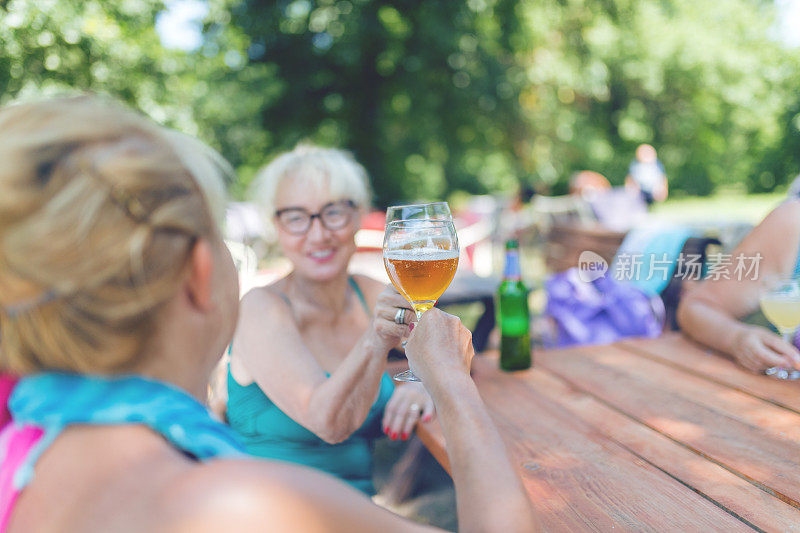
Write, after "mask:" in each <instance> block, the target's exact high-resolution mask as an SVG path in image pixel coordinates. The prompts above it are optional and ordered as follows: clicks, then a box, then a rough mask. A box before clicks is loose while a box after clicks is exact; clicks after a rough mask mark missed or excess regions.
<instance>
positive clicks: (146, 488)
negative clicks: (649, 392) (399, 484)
mask: <svg viewBox="0 0 800 533" xmlns="http://www.w3.org/2000/svg"><path fill="white" fill-rule="evenodd" d="M0 160H2V161H3V164H2V165H0V329H1V330H2V332H3V335H2V338H0V342H2V348H1V352H0V372H4V373H6V372H9V373H13V374H14V375H16V376H18V377H20V379H19V381H18V382H17V383H16V385H15V386H14V389H13V392H12V394H11V397H10V398H9V399H8V400H7V405H8V407H9V411H10V414H11V421H10V422H9V423H7V424H6V425H5V427H3V428H2V431H1V432H0V530H3V531H8V533H22V532H30V531H165V532H170V531H192V532H204V531H222V530H229V531H237V532H247V531H264V530H274V531H292V532H302V531H321V530H326V531H382V532H390V531H423V530H425V531H428V530H430V528H427V527H424V526H419V525H416V524H413V523H411V522H408V521H406V520H404V519H402V518H400V517H398V516H396V515H394V514H392V513H390V512H388V511H386V510H384V509H381V508H380V507H377V506H375V505H373V504H372V503H371V502H370V501H369V500H368V499H367V498H365V497H364V496H363V494H362V493H359V492H358V491H356V490H353V489H352V488H350V487H348V486H347V485H346V484H344V483H341V482H340V481H338V480H336V479H335V478H333V477H331V476H328V475H325V474H324V473H321V472H319V471H316V470H313V469H309V468H303V467H300V466H297V465H291V464H287V463H283V462H277V461H276V462H273V461H262V460H253V459H252V458H250V457H249V456H247V454H246V453H245V450H244V446H243V445H242V444H241V442H240V441H239V439H238V437H237V435H236V433H235V432H234V431H232V430H231V429H230V428H229V427H227V426H225V425H223V424H221V423H219V422H217V421H215V420H214V419H213V418H212V417H211V416H210V414H209V412H208V411H207V410H206V408H205V407H204V406H203V405H202V404H201V403H200V401H199V399H200V398H203V397H205V394H206V387H207V383H208V379H209V375H210V373H211V370H212V369H213V367H214V366H215V365H216V363H217V360H218V359H219V355H220V353H221V352H222V351H223V350H224V349H225V347H226V346H227V345H228V344H229V342H230V340H231V337H232V335H233V332H234V329H235V326H236V320H237V315H238V307H239V298H238V282H237V276H236V271H235V269H234V265H233V262H232V259H231V256H230V254H229V253H228V251H227V249H226V247H225V245H224V243H223V241H222V237H221V232H220V229H219V225H218V224H219V221H221V219H222V216H223V209H224V188H223V185H222V179H221V172H222V170H221V169H222V168H223V167H224V165H225V163H224V161H222V159H221V158H220V157H219V156H218V155H216V154H215V153H214V152H212V151H211V150H210V149H209V148H207V147H206V146H204V145H202V144H201V143H199V142H198V141H195V140H193V139H191V138H188V137H185V136H182V135H179V134H177V133H175V132H171V131H169V130H166V129H164V128H162V127H160V126H157V125H156V124H154V123H152V122H150V121H149V120H146V119H144V118H143V117H141V116H139V115H137V114H135V113H132V112H130V111H128V110H125V109H123V108H121V107H119V106H117V105H113V104H110V103H108V102H105V101H99V100H97V99H94V98H62V99H53V100H49V101H43V102H34V103H28V104H22V105H15V106H10V107H7V108H5V109H2V110H0ZM407 353H408V356H409V360H410V363H411V366H412V368H413V369H414V372H415V373H416V374H417V375H418V376H419V377H420V378H421V379H422V380H423V381H424V383H425V384H426V386H427V387H428V390H429V391H430V393H431V396H432V398H433V399H434V401H435V402H436V405H437V408H438V412H439V416H440V420H441V424H442V429H443V432H444V435H445V437H446V439H447V447H448V455H449V458H450V463H451V466H452V470H453V479H454V482H455V486H456V494H457V507H458V513H459V523H460V524H461V527H462V529H463V530H464V531H488V530H496V531H531V530H533V529H534V528H535V527H536V524H535V517H534V515H533V513H532V509H531V506H530V502H529V500H528V498H527V496H526V494H525V491H524V489H523V487H522V484H521V482H520V480H519V478H518V477H517V476H516V474H515V472H514V470H513V468H512V466H511V464H510V462H509V459H508V457H507V455H506V453H505V450H504V445H503V442H502V440H501V438H500V436H499V434H498V433H497V431H496V429H495V427H494V425H493V423H492V420H491V418H490V416H489V414H488V412H487V411H486V409H485V407H484V406H483V403H482V402H481V400H480V397H479V394H478V391H477V388H476V387H475V385H474V383H473V382H472V380H471V379H470V377H469V367H470V362H471V358H472V356H473V352H472V349H471V341H470V334H469V331H468V330H466V329H465V328H464V327H463V326H462V325H461V324H460V322H459V321H458V319H457V318H455V317H452V316H450V315H447V314H445V313H443V312H441V311H439V310H432V311H430V312H428V313H427V314H426V315H425V317H424V318H423V319H422V321H421V322H420V323H419V325H418V327H417V328H415V331H414V333H413V334H412V336H411V338H410V340H409V342H408V346H407ZM5 400H6V399H5V398H4V399H3V401H4V403H5ZM67 484H68V486H69V490H65V487H66V486H67Z"/></svg>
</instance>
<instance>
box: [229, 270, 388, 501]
mask: <svg viewBox="0 0 800 533" xmlns="http://www.w3.org/2000/svg"><path fill="white" fill-rule="evenodd" d="M349 281H350V286H351V287H352V288H353V290H354V291H355V293H356V295H357V296H358V298H359V300H360V302H361V305H362V306H363V307H364V310H365V311H366V312H367V313H368V314H369V313H370V311H369V306H368V305H367V302H366V300H365V299H364V295H363V294H362V293H361V290H360V289H359V287H358V285H357V284H356V282H355V280H353V279H352V278H349ZM393 391H394V384H393V383H392V380H391V378H390V377H389V376H388V375H387V374H384V375H383V376H382V377H381V382H380V388H379V389H378V396H377V399H376V400H375V403H374V404H372V407H371V408H370V410H369V414H367V418H366V420H365V421H364V423H363V424H362V425H361V427H360V428H358V429H357V430H356V431H355V432H354V433H353V434H352V435H351V436H350V437H349V438H348V439H347V440H345V441H343V442H340V443H338V444H328V443H327V442H325V441H324V440H322V439H320V438H319V437H317V436H316V435H315V434H314V433H312V432H311V431H309V430H308V429H306V428H304V427H303V426H301V425H300V424H298V423H297V422H295V421H294V420H293V419H292V418H290V417H289V416H288V415H287V414H286V413H284V412H283V411H281V410H280V409H279V408H278V406H277V405H275V403H274V402H273V401H272V400H270V399H269V397H268V396H267V395H265V394H264V392H263V391H262V390H261V389H260V388H259V387H258V385H257V384H256V383H251V384H249V385H247V386H244V387H243V386H242V385H239V383H237V382H236V380H235V379H233V376H232V375H231V372H230V368H229V369H228V411H227V413H228V423H229V424H230V425H231V427H232V428H233V429H235V430H236V431H237V432H238V433H239V434H240V435H241V437H242V440H243V441H244V445H245V447H246V449H247V451H248V452H249V453H250V454H252V455H256V456H259V457H264V458H268V459H277V460H281V461H288V462H291V463H299V464H302V465H306V466H310V467H312V468H316V469H319V470H322V471H324V472H327V473H329V474H332V475H334V476H336V477H338V478H339V479H341V480H343V481H345V482H347V483H349V484H350V485H352V486H353V487H355V488H357V489H358V490H360V491H362V492H364V493H366V494H368V495H373V494H375V487H374V486H373V484H372V448H373V444H374V442H375V440H376V439H377V438H379V437H381V436H383V432H382V428H381V421H382V418H383V410H384V408H385V407H386V403H387V402H388V401H389V398H390V397H391V395H392V392H393Z"/></svg>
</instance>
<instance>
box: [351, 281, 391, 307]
mask: <svg viewBox="0 0 800 533" xmlns="http://www.w3.org/2000/svg"><path fill="white" fill-rule="evenodd" d="M353 279H354V280H355V281H356V283H357V284H358V287H359V288H360V289H361V292H363V293H364V297H365V298H366V299H367V302H369V304H370V305H375V301H376V300H377V299H378V295H379V294H380V293H381V292H382V291H383V290H384V289H385V288H386V284H385V283H383V282H381V281H378V280H377V279H375V278H371V277H369V276H365V275H363V274H354V275H353Z"/></svg>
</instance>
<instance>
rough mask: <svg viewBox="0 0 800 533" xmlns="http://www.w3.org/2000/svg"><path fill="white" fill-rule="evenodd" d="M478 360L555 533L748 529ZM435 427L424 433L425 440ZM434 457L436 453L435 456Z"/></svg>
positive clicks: (519, 377) (520, 380)
mask: <svg viewBox="0 0 800 533" xmlns="http://www.w3.org/2000/svg"><path fill="white" fill-rule="evenodd" d="M537 372H540V371H538V370H536V369H533V370H530V371H527V372H522V373H515V374H505V373H501V372H500V371H498V370H497V369H496V362H494V361H492V360H488V359H482V358H476V361H475V363H474V377H475V381H476V383H478V387H479V390H480V391H481V395H482V396H483V398H484V401H485V402H486V404H487V407H488V408H489V411H490V412H491V414H492V416H493V418H494V420H495V423H496V424H497V426H498V429H499V430H500V432H501V434H502V435H503V437H504V439H505V441H506V443H507V445H508V447H509V452H510V454H511V456H512V460H513V461H514V463H515V464H516V465H518V467H519V468H520V471H521V472H522V473H523V482H524V484H525V486H526V488H527V490H528V492H529V494H530V497H531V501H532V502H533V504H534V506H535V507H536V509H537V510H538V512H539V514H540V516H541V517H542V521H543V524H544V525H545V527H546V528H548V529H550V530H562V531H563V530H602V531H606V530H610V529H612V528H619V529H620V530H626V531H647V530H653V531H663V530H675V531H687V530H704V531H705V530H708V531H743V530H749V529H750V528H749V527H747V525H746V524H745V523H743V522H742V521H740V520H738V519H737V518H735V517H734V516H733V515H731V514H729V513H728V512H726V511H725V510H723V509H721V508H720V507H719V506H717V505H715V504H714V503H712V502H710V501H709V500H707V499H705V498H704V497H702V496H701V495H699V494H698V493H697V492H695V491H694V490H692V489H691V488H688V487H686V486H685V485H684V484H682V483H680V482H678V481H676V480H675V479H673V478H672V477H670V476H668V475H666V474H665V473H664V472H662V471H661V470H659V469H657V468H655V467H654V466H652V465H651V464H649V463H647V462H646V461H644V460H642V459H640V458H639V457H637V456H635V455H634V454H632V453H631V452H630V451H628V450H626V449H625V448H624V447H622V446H621V445H619V444H617V443H615V442H613V441H611V440H609V439H607V438H606V437H605V436H603V435H602V434H601V433H600V432H598V431H597V430H596V429H594V428H593V427H591V426H590V425H589V424H587V423H586V422H584V421H582V420H580V419H579V418H577V417H575V416H574V415H573V414H572V413H570V412H569V411H567V410H565V409H564V408H563V407H561V406H560V405H559V404H558V401H556V400H554V399H551V398H548V397H546V396H544V395H542V394H540V393H539V392H537V390H536V388H535V387H534V386H533V385H532V384H531V382H530V381H529V380H528V379H527V378H525V375H527V374H536V373H537ZM432 429H433V428H432V427H430V426H427V425H426V426H422V427H420V428H419V430H418V431H419V433H420V436H421V437H422V438H423V441H424V442H426V444H427V445H429V446H430V445H431V443H433V445H436V444H437V443H438V444H439V445H441V443H442V442H441V439H436V438H426V437H425V433H426V432H430V433H432ZM434 451H435V450H434Z"/></svg>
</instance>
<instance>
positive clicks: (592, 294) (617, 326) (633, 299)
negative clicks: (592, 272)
mask: <svg viewBox="0 0 800 533" xmlns="http://www.w3.org/2000/svg"><path fill="white" fill-rule="evenodd" d="M545 289H546V290H547V307H546V308H545V314H546V315H547V316H548V317H549V318H550V319H551V320H552V321H553V322H554V325H555V330H556V331H555V338H554V339H549V342H548V341H547V340H546V341H545V343H546V344H548V345H550V347H565V346H573V345H585V344H609V343H612V342H615V341H617V340H619V339H624V338H626V337H658V336H659V335H660V334H661V331H662V329H663V325H664V316H665V313H664V303H663V302H662V301H661V298H660V297H658V296H654V297H652V298H650V297H648V296H647V295H645V294H644V293H643V292H642V291H641V290H639V289H638V288H636V287H635V286H633V285H631V284H627V283H624V282H620V281H616V280H614V279H612V278H611V277H609V276H608V275H605V276H603V277H600V278H598V279H595V280H594V281H583V280H581V279H580V277H579V276H578V269H577V268H571V269H569V270H566V271H564V272H559V273H557V274H554V275H553V276H552V277H550V279H548V280H547V282H545Z"/></svg>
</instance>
